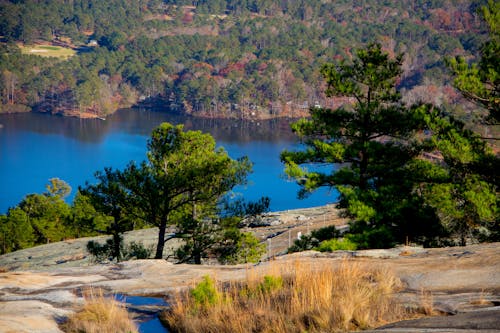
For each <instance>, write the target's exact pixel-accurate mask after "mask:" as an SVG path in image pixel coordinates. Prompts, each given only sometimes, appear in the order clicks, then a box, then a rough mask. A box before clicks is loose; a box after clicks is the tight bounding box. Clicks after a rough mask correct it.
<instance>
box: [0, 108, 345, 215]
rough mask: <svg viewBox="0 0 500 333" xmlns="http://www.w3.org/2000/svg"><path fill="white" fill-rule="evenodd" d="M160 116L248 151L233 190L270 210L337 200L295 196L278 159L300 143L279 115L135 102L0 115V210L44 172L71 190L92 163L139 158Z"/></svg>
mask: <svg viewBox="0 0 500 333" xmlns="http://www.w3.org/2000/svg"><path fill="white" fill-rule="evenodd" d="M162 122H170V123H173V124H184V128H185V129H186V130H201V131H202V132H208V133H210V134H211V135H212V136H213V137H214V138H215V139H216V141H217V144H218V145H219V146H222V147H224V148H225V149H226V151H227V152H228V153H229V155H230V156H231V157H232V158H238V157H241V156H245V155H246V156H248V157H249V158H250V160H251V161H252V162H253V163H254V168H253V173H252V174H251V175H250V176H249V178H248V180H249V181H248V184H247V185H245V186H239V187H238V188H236V189H235V190H234V192H235V193H236V194H237V195H242V196H243V197H244V198H245V199H247V200H257V199H258V198H260V197H261V196H268V197H270V198H271V209H272V210H273V211H280V210H287V209H294V208H304V207H314V206H320V205H325V204H328V203H332V202H335V201H336V200H337V192H335V191H330V190H328V189H320V190H318V191H317V192H315V193H313V194H312V195H311V196H309V197H308V198H306V199H304V200H299V199H297V191H298V190H299V187H298V185H296V184H295V183H294V182H292V181H289V180H288V179H287V178H286V177H285V176H284V172H283V169H284V167H283V164H282V163H281V162H280V159H279V155H280V153H281V151H283V150H284V149H298V148H299V147H300V143H299V142H298V141H297V138H296V137H295V135H294V134H293V133H292V132H291V130H290V122H289V121H288V120H285V119H277V120H268V121H254V122H252V121H239V120H213V119H198V118H192V117H183V116H175V115H170V114H168V113H166V112H164V111H163V112H160V111H146V110H138V109H127V110H119V111H118V112H116V113H115V114H113V115H112V116H110V117H108V119H106V120H99V119H76V118H64V117H56V116H50V115H45V114H37V113H24V114H12V115H0V214H1V213H5V212H7V209H8V208H9V207H13V206H15V205H17V204H18V203H19V202H20V201H21V200H22V199H23V197H24V196H25V195H26V194H29V193H42V192H44V191H45V186H46V184H47V183H48V180H49V179H50V178H54V177H57V178H60V179H62V180H64V181H66V182H67V183H68V184H69V185H70V186H71V187H72V188H73V191H72V195H74V194H75V192H76V190H77V189H78V186H82V185H84V184H85V182H86V181H89V182H91V183H92V182H94V181H95V179H94V177H93V175H94V173H95V172H96V171H98V170H103V169H104V168H105V167H113V168H118V169H121V168H123V167H125V166H126V165H127V164H128V163H129V161H136V162H141V161H143V160H144V159H145V158H146V142H147V140H148V138H149V136H150V134H151V131H152V129H153V128H155V127H156V126H158V125H159V124H161V123H162ZM72 197H73V196H70V198H69V200H72Z"/></svg>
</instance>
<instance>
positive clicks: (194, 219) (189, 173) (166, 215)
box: [121, 123, 251, 263]
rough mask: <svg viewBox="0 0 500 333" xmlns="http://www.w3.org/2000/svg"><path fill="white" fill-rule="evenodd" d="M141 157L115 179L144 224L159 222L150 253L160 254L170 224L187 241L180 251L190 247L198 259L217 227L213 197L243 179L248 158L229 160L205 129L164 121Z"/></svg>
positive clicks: (197, 260) (187, 251) (212, 239)
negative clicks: (154, 246)
mask: <svg viewBox="0 0 500 333" xmlns="http://www.w3.org/2000/svg"><path fill="white" fill-rule="evenodd" d="M147 156H148V161H147V162H143V163H142V164H141V165H139V166H136V165H135V164H130V165H129V166H128V167H127V168H126V169H125V171H124V172H123V173H122V178H121V183H122V184H123V186H125V187H126V188H127V190H128V191H129V193H130V195H131V198H130V200H129V201H128V204H129V205H131V206H133V207H135V209H137V210H138V212H137V215H138V216H139V217H141V218H142V219H144V221H145V222H146V223H148V224H151V225H154V226H157V227H159V237H158V244H157V248H156V254H155V258H157V259H159V258H162V256H163V248H164V243H165V230H166V227H167V225H168V224H170V225H175V226H176V227H177V228H178V231H179V232H178V234H179V235H181V237H182V238H183V239H185V240H188V241H189V242H190V243H187V244H185V246H184V247H183V248H182V252H183V253H184V254H187V253H190V252H191V253H192V254H194V260H195V262H197V263H200V262H201V255H202V252H203V251H205V250H206V247H207V245H206V244H213V243H215V239H214V238H213V237H214V235H213V230H214V229H217V228H218V227H217V226H216V225H215V224H213V223H212V221H211V220H212V218H213V214H214V212H215V208H216V204H217V202H218V201H219V199H221V198H222V197H223V196H224V195H225V194H226V193H227V192H228V191H230V190H231V189H232V188H233V187H235V186H236V185H239V184H244V183H245V181H246V176H247V174H248V173H249V172H250V170H251V163H250V161H249V160H248V158H246V157H244V158H241V159H238V160H233V159H231V158H230V157H229V156H228V155H227V152H226V151H225V150H224V149H222V148H216V145H215V140H214V139H213V137H212V136H211V135H210V134H203V133H201V132H200V131H187V132H184V131H183V126H182V125H177V126H174V125H171V124H168V123H163V124H161V125H160V126H159V127H157V128H156V129H154V130H153V133H152V134H151V139H150V140H149V141H148V152H147ZM193 251H194V253H193ZM178 254H179V255H180V254H181V252H179V253H178ZM181 257H182V258H184V260H186V259H187V257H186V256H185V255H182V256H181Z"/></svg>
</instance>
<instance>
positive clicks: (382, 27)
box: [0, 0, 487, 118]
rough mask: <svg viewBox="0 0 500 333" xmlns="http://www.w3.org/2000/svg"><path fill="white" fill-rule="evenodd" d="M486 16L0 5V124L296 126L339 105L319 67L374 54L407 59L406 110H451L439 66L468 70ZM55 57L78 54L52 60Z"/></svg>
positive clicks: (452, 94)
mask: <svg viewBox="0 0 500 333" xmlns="http://www.w3.org/2000/svg"><path fill="white" fill-rule="evenodd" d="M484 4H485V1H470V0H454V1H451V0H432V1H431V0H429V1H424V0H418V1H409V0H402V1H374V0H357V1H345V0H340V1H323V0H308V1H304V0H294V1H291V0H285V1H271V0H210V1H208V0H200V1H183V0H179V1H175V0H164V1H161V0H148V1H146V0H141V1H132V0H121V1H118V0H109V1H95V0H94V1H93V0H46V1H38V0H20V1H14V0H11V1H6V0H3V1H0V36H1V43H0V71H1V80H0V93H1V95H0V101H1V102H0V113H1V112H21V111H30V110H33V111H39V112H50V113H53V114H66V115H75V116H81V117H83V116H94V117H95V116H98V117H105V116H106V115H107V114H109V113H111V112H113V111H115V110H116V109H118V108H120V107H129V106H137V105H142V106H159V107H162V108H169V109H170V110H172V111H176V112H182V113H187V114H192V115H196V116H204V117H240V118H251V117H261V118H266V117H276V116H297V115H304V114H307V112H308V109H309V107H311V106H314V105H318V104H319V105H321V106H328V107H332V106H333V105H334V104H336V103H338V102H339V100H337V99H335V98H333V99H327V98H326V96H325V94H324V90H325V89H324V82H323V80H322V79H321V75H320V73H319V68H320V67H321V65H322V64H324V63H326V62H330V61H334V60H338V59H344V58H346V59H349V58H352V57H353V54H352V52H353V50H354V49H356V48H359V47H361V46H362V45H365V44H366V43H369V42H375V41H376V42H379V43H381V45H382V47H383V49H384V50H386V51H387V52H389V54H392V55H394V54H397V53H404V54H405V58H404V61H403V65H402V69H403V74H402V76H401V79H400V82H398V85H399V88H400V89H401V91H402V93H403V97H404V101H405V102H406V103H408V104H410V103H413V102H415V101H418V100H424V101H426V102H432V103H434V104H435V105H443V104H444V105H455V106H454V108H458V106H456V105H457V103H456V102H457V100H460V98H461V95H460V94H458V93H457V92H456V91H455V90H454V89H453V88H452V86H451V82H450V76H449V75H450V73H449V70H448V69H447V66H446V65H445V62H444V60H445V58H446V57H453V56H457V55H460V56H464V57H465V59H468V60H474V59H475V55H477V53H478V50H479V47H480V45H482V43H483V42H484V41H485V39H486V35H487V34H486V31H487V29H486V26H485V24H484V21H482V20H481V19H480V13H479V10H478V9H479V8H480V6H482V5H484ZM37 46H38V47H42V49H36V47H37ZM58 48H61V49H71V50H74V51H76V53H75V55H73V56H65V57H60V56H58V54H57V52H54V53H53V54H52V53H51V51H54V50H57V49H58ZM45 53H46V55H54V56H52V57H50V56H49V57H47V56H45V57H42V56H41V55H44V54H45ZM462 112H463V110H462Z"/></svg>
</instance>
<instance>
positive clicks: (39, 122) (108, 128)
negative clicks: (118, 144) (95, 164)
mask: <svg viewBox="0 0 500 333" xmlns="http://www.w3.org/2000/svg"><path fill="white" fill-rule="evenodd" d="M162 122H170V123H172V124H184V128H185V129H186V130H201V131H202V132H208V133H210V134H212V136H213V137H214V138H215V139H216V140H217V141H220V140H221V141H226V142H250V141H256V140H259V141H270V142H273V141H280V140H287V141H288V140H295V137H294V135H293V133H292V131H291V130H290V120H288V119H273V120H263V121H262V120H261V121H250V120H237V119H203V118H193V117H187V116H180V115H173V114H169V113H168V112H166V111H146V110H139V109H123V110H119V111H118V112H116V113H115V114H113V115H111V116H109V117H108V119H106V120H100V119H76V118H69V117H60V116H50V115H47V114H41V113H22V114H10V115H0V124H2V125H3V128H2V131H4V132H5V133H7V134H8V133H11V132H12V131H16V132H17V131H25V132H32V133H38V134H42V135H61V136H64V137H66V138H71V139H75V140H78V141H81V142H91V143H99V142H102V141H103V140H104V139H105V138H106V136H107V135H108V134H109V133H111V132H116V131H120V132H124V133H128V134H131V135H146V136H149V135H150V134H151V131H152V130H153V128H155V127H156V126H158V125H159V124H161V123H162Z"/></svg>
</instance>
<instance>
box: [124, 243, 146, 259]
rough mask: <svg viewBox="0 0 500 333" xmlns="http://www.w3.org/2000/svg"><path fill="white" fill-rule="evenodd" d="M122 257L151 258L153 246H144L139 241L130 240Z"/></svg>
mask: <svg viewBox="0 0 500 333" xmlns="http://www.w3.org/2000/svg"><path fill="white" fill-rule="evenodd" d="M124 252H125V253H124V254H123V257H124V258H126V259H131V258H136V259H148V258H151V254H152V253H153V248H152V247H151V246H150V247H145V246H144V245H143V244H142V243H141V242H139V243H136V242H131V243H130V244H129V245H128V246H127V247H126V248H125V250H124Z"/></svg>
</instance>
